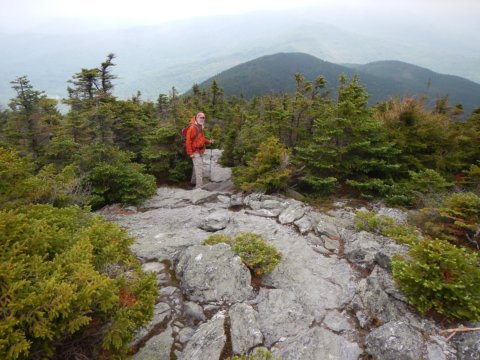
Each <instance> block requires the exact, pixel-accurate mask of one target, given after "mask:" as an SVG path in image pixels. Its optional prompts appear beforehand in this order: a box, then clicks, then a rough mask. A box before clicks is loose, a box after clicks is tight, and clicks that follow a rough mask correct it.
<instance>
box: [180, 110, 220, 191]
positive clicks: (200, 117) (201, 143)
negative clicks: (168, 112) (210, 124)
mask: <svg viewBox="0 0 480 360" xmlns="http://www.w3.org/2000/svg"><path fill="white" fill-rule="evenodd" d="M204 125H205V114H204V113H202V112H199V113H198V114H197V115H195V116H194V117H193V118H192V119H191V120H190V125H189V127H188V129H187V132H186V136H185V149H186V151H187V154H188V155H189V156H190V157H191V158H192V162H193V170H192V179H191V180H190V182H191V183H192V185H195V188H196V189H198V188H201V187H202V186H203V153H204V152H205V145H209V144H213V140H209V139H206V138H205V135H204V134H203V127H204Z"/></svg>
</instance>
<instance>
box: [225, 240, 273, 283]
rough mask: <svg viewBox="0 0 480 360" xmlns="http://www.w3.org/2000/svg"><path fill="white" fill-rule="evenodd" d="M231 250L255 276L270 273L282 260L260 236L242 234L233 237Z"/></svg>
mask: <svg viewBox="0 0 480 360" xmlns="http://www.w3.org/2000/svg"><path fill="white" fill-rule="evenodd" d="M232 250H233V251H234V252H236V253H237V254H238V255H239V256H240V258H241V259H242V261H243V262H244V263H245V265H246V266H247V267H248V268H249V269H250V270H252V271H253V273H254V274H255V275H256V276H262V275H263V274H265V273H267V272H270V271H272V270H273V269H275V266H277V264H278V262H279V261H280V259H281V258H282V254H281V253H280V252H279V251H277V249H275V247H274V246H271V245H268V244H267V243H266V242H265V240H263V239H262V237H261V236H260V235H257V234H254V233H249V232H246V233H242V234H239V235H238V236H237V237H235V241H234V244H233V245H232Z"/></svg>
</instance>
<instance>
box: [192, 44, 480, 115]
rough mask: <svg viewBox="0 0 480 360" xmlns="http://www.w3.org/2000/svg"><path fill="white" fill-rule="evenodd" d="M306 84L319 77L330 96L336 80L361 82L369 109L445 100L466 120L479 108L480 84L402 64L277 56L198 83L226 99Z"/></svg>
mask: <svg viewBox="0 0 480 360" xmlns="http://www.w3.org/2000/svg"><path fill="white" fill-rule="evenodd" d="M296 72H299V73H301V74H302V75H303V76H304V77H305V78H306V79H307V80H314V79H315V78H316V77H317V76H319V75H323V76H324V77H325V79H326V80H327V86H328V88H329V89H331V90H333V89H335V88H336V87H337V85H338V77H339V75H340V74H345V75H347V76H348V77H349V78H352V77H353V76H354V75H355V74H358V75H359V76H360V82H361V84H362V85H364V86H365V88H366V89H367V91H368V93H369V94H370V99H369V101H370V104H374V103H376V102H378V101H381V100H384V99H387V98H389V97H393V96H407V95H408V96H419V95H426V96H427V97H428V98H429V99H431V100H432V101H433V100H435V99H436V98H438V97H441V96H446V95H448V98H449V102H450V103H451V104H458V103H461V104H462V105H463V106H464V109H465V114H466V115H468V114H470V113H471V112H472V110H474V109H475V108H477V107H480V84H477V83H475V82H473V81H470V80H467V79H464V78H461V77H458V76H452V75H443V74H439V73H435V72H433V71H431V70H428V69H425V68H422V67H419V66H415V65H411V64H407V63H404V62H401V61H377V62H372V63H369V64H366V65H352V64H350V65H338V64H334V63H331V62H328V61H323V60H320V59H318V58H316V57H314V56H312V55H308V54H304V53H278V54H274V55H268V56H262V57H260V58H257V59H254V60H251V61H248V62H245V63H243V64H240V65H237V66H234V67H232V68H230V69H228V70H226V71H223V72H221V73H220V74H218V75H215V76H213V77H211V78H210V79H208V80H206V81H204V82H202V83H201V84H199V85H200V87H208V86H210V84H211V83H212V82H213V80H215V81H216V82H217V83H218V85H219V86H220V87H221V88H223V90H224V92H225V95H227V96H232V95H240V94H243V95H244V96H245V97H247V98H251V97H253V96H256V95H263V94H268V93H278V92H290V93H291V92H293V91H295V79H294V76H293V75H294V73H296Z"/></svg>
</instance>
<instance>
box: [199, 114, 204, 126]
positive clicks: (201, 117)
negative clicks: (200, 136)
mask: <svg viewBox="0 0 480 360" xmlns="http://www.w3.org/2000/svg"><path fill="white" fill-rule="evenodd" d="M197 123H199V124H200V125H202V126H203V125H205V115H199V116H197Z"/></svg>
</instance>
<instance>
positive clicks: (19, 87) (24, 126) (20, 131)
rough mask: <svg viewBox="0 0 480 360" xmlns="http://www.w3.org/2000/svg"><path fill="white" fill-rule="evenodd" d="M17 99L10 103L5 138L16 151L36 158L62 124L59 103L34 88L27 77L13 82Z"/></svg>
mask: <svg viewBox="0 0 480 360" xmlns="http://www.w3.org/2000/svg"><path fill="white" fill-rule="evenodd" d="M11 84H12V88H13V90H15V92H16V94H17V96H16V97H15V98H13V99H12V100H11V101H10V109H11V113H9V116H8V119H7V121H6V122H7V124H5V125H4V126H5V128H6V133H7V134H6V137H7V138H8V140H9V142H10V143H12V144H13V145H14V146H15V147H16V148H18V149H20V150H23V151H26V152H27V153H29V154H31V155H32V156H33V158H34V159H37V158H38V157H39V155H40V153H41V152H42V149H44V148H45V146H46V145H47V143H48V141H49V140H50V139H51V138H52V137H53V136H54V132H55V130H56V128H57V126H58V125H59V122H60V114H59V113H58V111H57V109H56V107H55V106H56V104H57V103H56V101H55V100H52V99H48V98H47V96H46V95H45V93H44V92H42V91H37V90H34V89H33V86H32V85H31V84H30V81H29V80H28V78H27V77H26V76H21V77H18V78H16V79H15V80H14V81H12V82H11Z"/></svg>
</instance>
